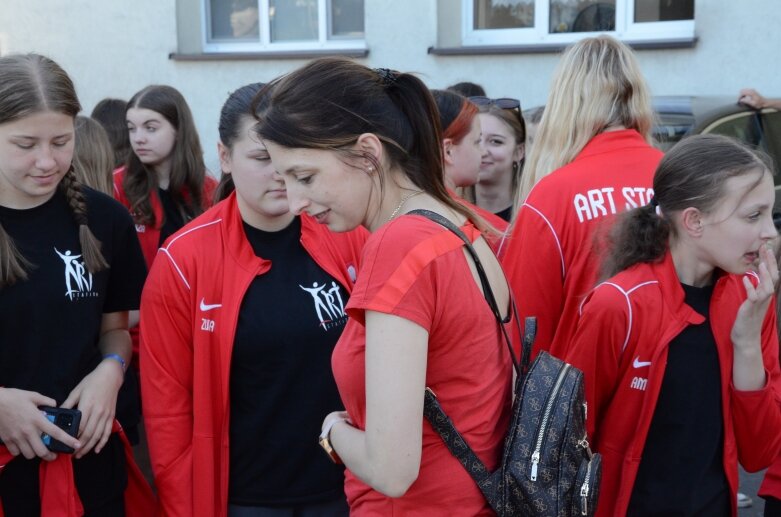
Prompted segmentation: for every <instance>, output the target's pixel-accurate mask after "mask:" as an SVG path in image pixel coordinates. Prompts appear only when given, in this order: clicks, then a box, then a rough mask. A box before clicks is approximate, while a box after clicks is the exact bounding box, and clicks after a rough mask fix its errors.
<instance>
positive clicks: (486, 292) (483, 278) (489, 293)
mask: <svg viewBox="0 0 781 517" xmlns="http://www.w3.org/2000/svg"><path fill="white" fill-rule="evenodd" d="M407 215H420V216H423V217H425V218H427V219H430V220H432V221H434V222H435V223H438V224H440V225H442V226H444V227H445V228H447V229H448V230H450V231H451V232H453V233H454V234H456V235H457V236H458V237H459V238H460V239H461V240H462V241H464V247H466V249H467V251H468V252H469V255H470V256H471V257H472V261H473V262H474V264H475V269H477V275H478V276H479V277H480V285H481V286H482V288H483V296H485V300H486V301H487V302H488V306H489V307H490V308H491V312H493V314H494V318H495V319H496V322H497V323H498V325H499V328H500V329H501V330H502V334H503V335H504V340H505V342H506V343H507V348H508V349H509V351H510V359H511V360H512V363H513V368H515V372H516V373H517V374H518V375H521V374H522V370H521V361H520V360H519V359H518V358H517V357H516V355H515V350H513V344H512V340H511V339H510V335H509V334H508V333H507V329H506V328H505V326H504V324H505V323H507V321H505V320H504V319H503V318H502V313H501V311H500V310H499V304H497V303H496V297H495V296H494V292H493V289H491V283H490V282H489V281H488V275H486V274H485V269H484V268H483V263H482V262H480V257H478V255H477V251H475V248H474V246H472V242H471V241H470V240H469V237H467V236H466V235H464V232H462V231H461V229H460V228H459V227H458V226H456V225H455V224H453V223H452V222H451V221H450V220H449V219H447V218H446V217H443V216H441V215H439V214H438V213H436V212H432V211H431V210H423V209H419V210H412V211H410V212H407ZM510 304H511V306H512V314H513V316H514V319H515V324H516V325H517V326H518V329H519V331H520V325H519V322H518V310H517V309H516V307H515V300H513V298H512V293H510ZM533 339H534V338H533V337H532V340H533ZM527 359H528V358H527Z"/></svg>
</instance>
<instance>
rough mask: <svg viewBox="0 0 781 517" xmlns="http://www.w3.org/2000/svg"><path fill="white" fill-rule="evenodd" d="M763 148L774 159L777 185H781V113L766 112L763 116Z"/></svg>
mask: <svg viewBox="0 0 781 517" xmlns="http://www.w3.org/2000/svg"><path fill="white" fill-rule="evenodd" d="M762 131H763V138H762V146H761V149H762V150H763V151H766V152H767V153H768V154H769V155H770V157H771V158H772V159H773V165H774V166H775V169H776V170H775V172H776V175H775V178H774V180H775V182H776V185H778V184H779V183H781V112H779V111H772V112H765V113H764V114H763V115H762Z"/></svg>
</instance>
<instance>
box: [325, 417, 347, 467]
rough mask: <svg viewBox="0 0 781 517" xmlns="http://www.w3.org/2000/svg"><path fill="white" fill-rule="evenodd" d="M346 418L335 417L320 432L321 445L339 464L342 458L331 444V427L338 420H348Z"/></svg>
mask: <svg viewBox="0 0 781 517" xmlns="http://www.w3.org/2000/svg"><path fill="white" fill-rule="evenodd" d="M346 421H347V420H345V419H344V418H334V419H333V420H331V421H330V422H328V424H327V425H326V426H325V427H324V428H323V432H322V433H320V439H319V440H318V442H319V443H320V447H322V448H323V450H324V451H325V453H326V454H328V457H329V458H331V461H333V462H334V463H336V464H337V465H341V463H342V458H340V457H339V455H338V454H336V451H335V450H334V448H333V446H332V445H331V428H332V427H333V426H334V424H336V423H337V422H346Z"/></svg>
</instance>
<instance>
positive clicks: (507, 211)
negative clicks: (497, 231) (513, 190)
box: [494, 205, 513, 223]
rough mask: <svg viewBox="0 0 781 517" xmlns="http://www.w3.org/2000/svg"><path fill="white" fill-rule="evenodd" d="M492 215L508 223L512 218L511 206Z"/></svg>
mask: <svg viewBox="0 0 781 517" xmlns="http://www.w3.org/2000/svg"><path fill="white" fill-rule="evenodd" d="M494 215H496V216H497V217H500V218H502V219H504V220H505V221H507V222H508V223H509V222H510V219H511V218H512V215H513V206H512V205H510V206H508V207H507V208H505V209H504V210H500V211H498V212H496V213H495V214H494Z"/></svg>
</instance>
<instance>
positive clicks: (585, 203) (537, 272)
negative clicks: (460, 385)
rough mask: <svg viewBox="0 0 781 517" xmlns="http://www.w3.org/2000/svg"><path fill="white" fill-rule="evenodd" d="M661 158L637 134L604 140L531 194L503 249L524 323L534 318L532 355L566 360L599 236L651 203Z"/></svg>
mask: <svg viewBox="0 0 781 517" xmlns="http://www.w3.org/2000/svg"><path fill="white" fill-rule="evenodd" d="M661 158H662V153H661V151H659V150H658V149H654V148H653V147H651V146H650V145H648V143H647V142H646V141H645V140H644V139H643V137H642V136H641V135H640V134H639V133H638V132H637V131H635V130H633V129H626V130H622V131H611V132H607V133H601V134H599V135H597V136H595V137H594V138H592V139H591V141H589V143H588V144H586V146H585V147H584V148H583V150H582V151H581V152H580V154H578V156H577V157H576V158H575V159H574V160H573V161H572V162H571V163H569V164H567V165H565V166H564V167H562V168H560V169H558V170H556V171H554V172H552V173H551V174H550V175H548V176H546V177H545V178H543V179H542V180H540V182H539V183H537V185H535V187H534V189H532V191H531V192H530V193H529V197H528V198H527V199H526V202H525V203H524V204H523V206H522V207H521V208H520V210H519V212H518V215H517V217H516V219H515V222H514V223H513V227H512V230H511V233H510V237H509V239H508V243H507V244H505V248H506V251H505V253H504V255H503V258H502V266H504V270H505V272H506V273H507V277H508V279H509V281H510V286H511V287H512V290H513V295H514V296H515V301H516V303H517V304H518V313H519V318H520V321H525V318H526V317H527V316H536V317H537V340H536V342H535V351H534V353H535V354H536V352H537V350H547V351H549V352H550V353H551V354H552V355H554V356H555V357H564V355H565V354H566V352H567V347H568V345H569V342H570V339H571V338H572V335H573V334H574V333H575V325H576V324H577V321H578V306H579V305H580V302H581V301H582V300H583V297H584V296H585V295H586V294H588V292H589V291H590V290H591V288H592V287H594V284H595V283H596V280H597V265H598V264H599V258H598V256H597V254H596V253H594V250H593V249H592V241H593V239H594V234H595V232H596V231H597V230H598V229H600V226H601V225H602V224H603V223H609V222H611V221H612V220H613V217H614V215H615V214H616V213H619V212H623V211H624V210H626V209H629V208H634V207H637V206H642V205H645V204H647V203H648V201H649V199H650V197H651V196H652V194H653V190H652V185H653V175H654V171H655V170H656V166H657V165H658V163H659V160H661ZM516 332H517V331H516ZM515 337H516V339H515V340H514V342H516V343H520V342H521V341H520V336H515Z"/></svg>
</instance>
